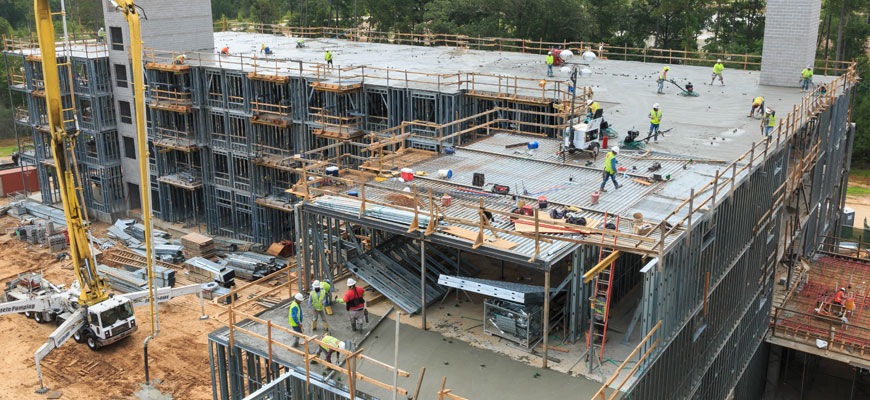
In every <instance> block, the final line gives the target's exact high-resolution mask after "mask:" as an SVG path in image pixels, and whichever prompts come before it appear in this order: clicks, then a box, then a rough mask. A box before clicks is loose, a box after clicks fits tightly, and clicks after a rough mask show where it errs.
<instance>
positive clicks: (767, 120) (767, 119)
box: [761, 108, 776, 136]
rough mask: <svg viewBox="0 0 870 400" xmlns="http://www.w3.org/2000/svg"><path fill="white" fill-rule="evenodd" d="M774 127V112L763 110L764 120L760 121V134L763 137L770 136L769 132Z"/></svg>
mask: <svg viewBox="0 0 870 400" xmlns="http://www.w3.org/2000/svg"><path fill="white" fill-rule="evenodd" d="M775 127H776V111H773V110H771V109H769V108H768V109H767V110H764V118H762V119H761V133H762V134H763V135H764V136H770V132H772V131H773V128H775Z"/></svg>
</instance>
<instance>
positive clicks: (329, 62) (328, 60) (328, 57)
mask: <svg viewBox="0 0 870 400" xmlns="http://www.w3.org/2000/svg"><path fill="white" fill-rule="evenodd" d="M323 58H324V59H325V60H326V65H328V66H329V68H332V52H331V51H329V50H326V55H325V56H324V57H323Z"/></svg>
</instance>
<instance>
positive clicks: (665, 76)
mask: <svg viewBox="0 0 870 400" xmlns="http://www.w3.org/2000/svg"><path fill="white" fill-rule="evenodd" d="M670 70H671V67H664V68H662V72H660V73H659V79H658V80H657V81H656V82H658V83H659V90H658V91H657V92H656V93H659V94H662V93H664V92H665V81H666V80H668V71H670Z"/></svg>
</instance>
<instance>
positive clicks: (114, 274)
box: [97, 264, 148, 293]
mask: <svg viewBox="0 0 870 400" xmlns="http://www.w3.org/2000/svg"><path fill="white" fill-rule="evenodd" d="M97 273H99V274H100V276H102V277H103V278H105V279H106V280H107V281H108V282H109V286H111V287H112V289H115V290H117V291H119V292H122V293H130V292H138V291H140V290H143V289H147V288H148V281H147V280H145V279H142V278H140V277H139V276H137V275H136V274H134V273H132V272H129V271H125V270H122V269H118V268H112V267H109V266H107V265H103V264H98V265H97Z"/></svg>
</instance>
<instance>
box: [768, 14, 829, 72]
mask: <svg viewBox="0 0 870 400" xmlns="http://www.w3.org/2000/svg"><path fill="white" fill-rule="evenodd" d="M821 10H822V1H821V0H768V1H767V12H766V17H765V21H764V48H763V50H762V53H761V57H762V58H761V80H760V81H759V83H760V84H762V85H772V86H786V87H798V86H800V72H801V70H802V69H804V68H806V66H807V65H810V64H812V63H813V61H814V60H815V58H816V39H817V37H818V34H819V15H820V13H821Z"/></svg>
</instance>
